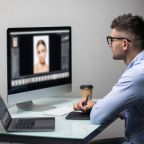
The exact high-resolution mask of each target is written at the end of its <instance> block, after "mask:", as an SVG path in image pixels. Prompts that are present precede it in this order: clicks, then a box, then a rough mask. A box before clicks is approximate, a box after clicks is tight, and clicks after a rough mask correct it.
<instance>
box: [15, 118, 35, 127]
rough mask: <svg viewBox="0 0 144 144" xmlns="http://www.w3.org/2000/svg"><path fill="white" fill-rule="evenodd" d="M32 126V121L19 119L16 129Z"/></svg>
mask: <svg viewBox="0 0 144 144" xmlns="http://www.w3.org/2000/svg"><path fill="white" fill-rule="evenodd" d="M33 125H34V121H33V120H32V119H19V120H18V122H17V123H16V128H17V129H21V128H32V127H33Z"/></svg>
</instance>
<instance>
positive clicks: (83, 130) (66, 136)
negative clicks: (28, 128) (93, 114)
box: [0, 99, 109, 144]
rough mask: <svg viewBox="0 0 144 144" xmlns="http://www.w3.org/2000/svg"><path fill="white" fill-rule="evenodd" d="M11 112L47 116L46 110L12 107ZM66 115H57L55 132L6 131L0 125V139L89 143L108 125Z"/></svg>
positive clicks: (52, 143) (37, 143)
mask: <svg viewBox="0 0 144 144" xmlns="http://www.w3.org/2000/svg"><path fill="white" fill-rule="evenodd" d="M75 101H77V99H67V100H66V99H65V101H64V102H62V103H59V104H54V106H56V107H62V106H70V105H71V106H73V103H74V102H75ZM10 113H11V114H12V116H13V117H28V116H33V117H36V116H37V117H38V116H43V117H44V116H46V115H44V111H38V112H32V111H23V112H19V111H18V110H17V109H16V108H11V109H10ZM65 117H66V115H64V116H56V117H55V131H54V132H9V133H8V132H6V131H5V130H4V129H3V127H2V126H1V127H0V141H1V142H2V141H3V142H8V141H9V142H20V143H21V142H22V143H34V144H46V143H50V144H57V143H58V144H81V143H88V141H90V140H91V139H92V138H94V137H95V136H96V135H97V134H98V133H100V132H101V131H102V130H103V129H104V128H105V127H107V125H109V124H103V125H94V124H92V123H91V122H90V120H66V119H65Z"/></svg>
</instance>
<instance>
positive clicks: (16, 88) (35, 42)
mask: <svg viewBox="0 0 144 144" xmlns="http://www.w3.org/2000/svg"><path fill="white" fill-rule="evenodd" d="M7 72H8V78H7V80H8V81H7V84H8V103H12V104H13V103H21V102H25V101H28V100H33V99H36V98H39V97H45V96H53V95H59V94H60V93H65V92H68V91H71V83H72V73H71V27H70V26H61V27H29V28H28V27H27V28H26V27H24V28H8V29H7Z"/></svg>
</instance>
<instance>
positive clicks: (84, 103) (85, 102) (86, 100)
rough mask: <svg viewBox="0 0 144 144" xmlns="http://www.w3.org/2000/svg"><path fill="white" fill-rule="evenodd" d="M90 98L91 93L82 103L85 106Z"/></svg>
mask: <svg viewBox="0 0 144 144" xmlns="http://www.w3.org/2000/svg"><path fill="white" fill-rule="evenodd" d="M88 99H89V95H87V96H86V99H85V101H84V102H83V104H82V105H83V106H86V105H87V102H88Z"/></svg>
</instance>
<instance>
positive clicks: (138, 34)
mask: <svg viewBox="0 0 144 144" xmlns="http://www.w3.org/2000/svg"><path fill="white" fill-rule="evenodd" d="M111 28H112V33H111V37H107V40H108V42H109V45H110V47H111V48H112V52H113V58H114V59H123V60H124V59H125V58H126V56H127V54H128V52H129V51H130V50H132V49H135V50H137V51H142V50H144V20H143V18H142V17H140V16H132V14H125V15H121V16H118V17H117V18H115V19H114V20H113V21H112V24H111Z"/></svg>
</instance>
